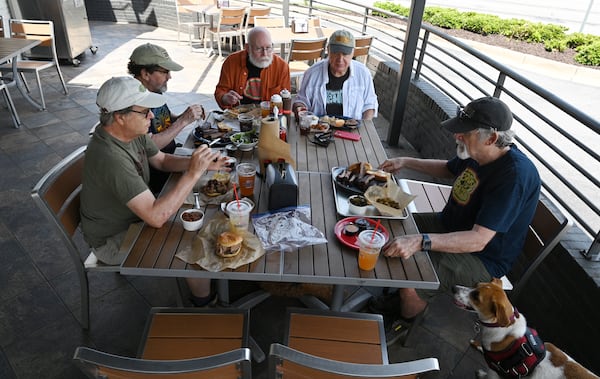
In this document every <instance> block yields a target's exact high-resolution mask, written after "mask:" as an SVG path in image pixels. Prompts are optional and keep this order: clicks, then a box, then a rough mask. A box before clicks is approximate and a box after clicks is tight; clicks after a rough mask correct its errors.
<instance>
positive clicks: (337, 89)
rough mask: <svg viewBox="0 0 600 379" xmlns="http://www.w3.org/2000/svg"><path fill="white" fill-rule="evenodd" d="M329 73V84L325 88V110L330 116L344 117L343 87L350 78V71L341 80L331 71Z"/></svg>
mask: <svg viewBox="0 0 600 379" xmlns="http://www.w3.org/2000/svg"><path fill="white" fill-rule="evenodd" d="M328 73H329V82H328V83H327V85H326V86H325V90H326V93H327V98H326V100H325V110H326V111H327V114H328V115H332V116H343V115H344V95H343V91H342V86H343V85H344V82H345V81H346V79H348V77H349V76H350V70H348V71H347V72H346V74H345V75H343V76H340V77H339V78H338V77H336V76H334V75H333V74H332V73H331V71H328Z"/></svg>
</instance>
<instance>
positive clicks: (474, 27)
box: [374, 1, 600, 66]
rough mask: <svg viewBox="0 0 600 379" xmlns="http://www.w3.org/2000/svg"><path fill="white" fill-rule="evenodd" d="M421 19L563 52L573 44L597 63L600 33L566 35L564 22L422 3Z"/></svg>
mask: <svg viewBox="0 0 600 379" xmlns="http://www.w3.org/2000/svg"><path fill="white" fill-rule="evenodd" d="M374 6H375V7H378V8H381V9H385V10H387V11H389V12H392V13H396V14H399V15H401V16H404V17H406V16H408V15H409V12H410V9H409V8H406V7H403V6H401V5H399V4H396V3H392V2H388V1H377V2H375V5H374ZM374 14H375V13H374ZM423 21H427V22H429V23H430V24H432V25H434V26H438V27H440V28H444V29H464V30H468V31H470V32H474V33H478V34H483V35H488V34H500V35H503V36H506V37H508V38H512V39H517V40H520V41H525V42H531V43H543V44H544V48H545V49H546V50H547V51H554V50H556V51H561V52H562V51H565V50H566V49H567V48H575V49H576V50H577V54H576V55H575V60H576V61H577V62H579V63H582V64H586V65H595V66H600V37H598V36H594V35H591V34H583V33H573V34H570V35H566V34H565V32H566V31H567V29H568V28H567V27H565V26H561V25H554V24H542V23H532V22H529V21H526V20H520V19H514V18H511V19H502V18H500V17H498V16H494V15H486V14H479V13H475V12H460V11H458V10H456V9H452V8H442V7H425V10H424V13H423Z"/></svg>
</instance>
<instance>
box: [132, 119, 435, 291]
mask: <svg viewBox="0 0 600 379" xmlns="http://www.w3.org/2000/svg"><path fill="white" fill-rule="evenodd" d="M363 123H364V125H362V126H361V127H360V128H359V133H360V135H361V139H360V141H357V142H354V141H351V140H344V139H339V138H336V139H335V140H334V141H332V142H331V144H330V145H329V146H328V147H322V146H318V145H315V144H313V143H310V142H308V138H307V137H305V136H300V135H299V133H298V131H297V130H296V128H295V127H294V126H293V125H292V126H291V127H290V129H289V130H288V142H290V145H291V150H292V157H294V159H296V162H297V167H296V174H297V179H298V193H299V195H298V204H300V205H302V204H309V205H310V209H311V219H312V220H311V221H312V225H313V226H315V227H316V228H318V229H319V230H321V231H322V232H323V233H324V234H325V236H326V238H327V240H328V243H326V244H319V245H312V246H308V247H303V248H299V249H294V250H292V251H285V252H280V251H274V252H273V251H271V252H267V254H266V255H264V256H263V257H261V258H259V259H258V260H257V261H255V262H253V263H251V264H248V265H244V266H241V267H239V268H237V269H235V270H225V271H221V272H216V273H215V272H208V271H206V270H204V269H202V268H200V267H199V266H197V265H190V264H187V263H185V262H183V261H182V260H180V259H178V258H177V257H175V254H176V253H177V251H179V250H181V249H182V248H186V247H188V246H189V245H190V244H191V242H192V239H193V237H194V235H195V233H194V232H187V231H185V230H183V227H182V225H181V222H180V221H179V218H178V215H179V213H178V214H177V215H175V216H173V217H172V218H171V221H169V222H167V223H166V224H165V225H164V226H163V227H162V228H159V229H156V228H152V227H149V226H146V225H140V224H137V225H133V226H132V227H131V228H130V229H129V232H128V236H127V238H126V239H125V242H124V243H123V245H122V249H125V250H126V251H128V252H129V255H128V257H127V259H126V260H125V262H124V263H123V265H122V268H121V272H122V273H123V274H133V275H150V276H177V277H210V278H223V279H237V280H262V281H286V282H302V283H326V284H340V285H365V286H380V287H411V288H429V289H433V288H437V287H438V285H439V282H438V279H437V276H436V274H435V272H434V269H433V267H432V265H431V262H430V260H429V256H428V255H427V253H425V252H419V253H417V254H415V255H414V256H413V257H411V258H410V259H408V260H402V259H397V258H394V259H388V258H380V259H379V260H378V262H377V266H376V268H375V270H373V271H362V270H360V269H359V268H358V260H357V250H354V249H352V248H349V247H347V246H345V245H343V244H342V243H341V242H339V241H338V239H337V237H336V235H335V232H334V227H335V224H336V223H337V222H338V221H339V220H340V219H341V218H342V217H340V216H339V215H338V214H337V212H336V206H335V199H334V192H333V186H332V185H333V184H332V177H331V167H333V166H341V167H345V166H348V165H350V164H352V163H355V162H358V161H364V162H370V163H371V164H372V165H378V164H380V163H381V162H383V161H384V160H385V159H386V155H385V151H384V149H383V146H382V145H381V142H380V140H379V137H378V135H377V132H376V130H375V127H374V125H373V123H372V122H371V121H364V122H363ZM255 152H256V151H255ZM243 154H244V155H238V157H237V158H238V162H241V161H254V162H256V163H257V164H258V162H257V158H256V153H243ZM178 177H179V175H177V174H174V175H172V176H171V179H170V180H169V182H168V183H167V186H170V185H173V183H175V181H176V180H177V178H178ZM266 187H267V186H266V184H265V183H264V182H263V181H262V180H261V179H260V178H257V179H256V183H255V192H254V201H255V203H256V207H255V210H254V212H264V211H266V210H267V208H268V204H267V203H268V189H267V188H266ZM166 189H167V190H168V187H167V188H166ZM186 207H189V206H186ZM184 208H185V207H184ZM184 208H182V209H184ZM204 210H205V213H206V216H205V217H206V219H210V218H211V217H213V216H215V215H216V213H217V212H220V209H218V208H217V206H214V205H211V206H207V207H205V208H204ZM180 212H181V210H180ZM382 225H383V226H384V227H385V228H386V229H387V230H388V231H389V233H390V236H391V237H392V238H393V237H394V236H399V235H404V234H410V233H417V228H416V225H415V223H414V220H413V218H412V217H411V216H410V217H408V218H407V219H406V220H389V219H382Z"/></svg>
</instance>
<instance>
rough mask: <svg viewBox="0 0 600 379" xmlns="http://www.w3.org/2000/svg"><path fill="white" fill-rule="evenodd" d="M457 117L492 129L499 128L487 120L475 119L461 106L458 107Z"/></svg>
mask: <svg viewBox="0 0 600 379" xmlns="http://www.w3.org/2000/svg"><path fill="white" fill-rule="evenodd" d="M456 117H457V118H458V119H460V120H469V121H472V122H475V123H477V124H481V125H484V126H486V128H487V129H491V130H493V131H496V130H497V128H496V127H495V126H494V125H492V124H489V123H487V122H485V121H481V120H475V119H473V117H471V115H470V114H468V113H467V112H465V110H464V109H463V108H461V107H456Z"/></svg>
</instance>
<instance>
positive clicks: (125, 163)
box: [81, 76, 227, 305]
mask: <svg viewBox="0 0 600 379" xmlns="http://www.w3.org/2000/svg"><path fill="white" fill-rule="evenodd" d="M96 103H97V104H98V106H99V107H100V126H99V127H98V128H96V130H95V132H94V134H93V135H92V137H91V139H90V142H89V144H88V147H87V150H86V154H85V164H84V169H83V182H82V189H81V227H82V230H83V235H84V238H85V240H86V242H87V243H89V244H90V246H91V248H92V250H93V252H94V254H96V256H97V257H98V259H99V260H100V261H102V262H104V263H106V264H111V265H116V264H120V263H121V262H122V261H123V259H125V256H124V255H123V254H122V253H120V252H119V247H120V245H121V242H122V240H123V237H124V236H125V233H126V232H127V229H128V228H129V225H130V224H131V223H134V222H139V221H143V222H145V223H146V224H148V225H151V226H154V227H156V228H160V227H161V226H162V225H163V224H164V223H165V222H166V221H167V220H168V219H169V218H170V217H171V216H172V215H173V214H175V213H176V212H177V210H178V209H179V208H180V207H181V205H182V204H183V202H184V201H185V199H186V197H187V195H188V194H189V193H190V192H191V191H192V189H193V186H194V185H195V184H196V183H197V182H198V179H200V177H201V176H202V175H203V174H204V173H205V172H206V171H207V170H223V169H225V161H226V160H227V157H221V156H220V154H219V152H213V151H211V149H209V148H208V147H207V146H206V145H203V146H201V147H199V148H197V149H196V150H195V151H194V153H193V154H192V156H191V157H183V156H175V155H172V154H167V153H164V152H162V151H160V150H159V149H158V148H157V147H156V144H155V143H154V142H153V141H152V139H151V138H150V136H149V135H148V134H147V132H148V127H149V125H150V122H151V120H152V118H153V117H154V115H153V113H152V111H151V110H150V109H151V108H156V107H159V106H161V105H163V104H164V103H165V100H164V97H163V96H162V95H160V94H156V93H153V92H150V91H148V90H147V89H146V88H145V87H144V86H143V85H142V83H140V82H139V81H138V80H136V79H134V78H132V77H130V76H123V77H114V78H111V79H109V80H108V81H106V82H105V83H104V84H103V85H102V86H101V87H100V89H99V90H98V95H97V98H96ZM150 166H152V167H154V168H156V169H160V170H162V171H166V172H184V173H183V175H182V176H181V179H180V180H179V181H178V182H177V183H176V185H175V187H174V188H173V189H172V190H171V191H169V192H167V193H165V194H162V195H161V196H160V197H159V198H156V197H155V196H154V194H153V193H152V192H151V191H150V189H149V188H148V181H149V179H150ZM225 170H227V169H225ZM188 285H189V286H190V290H191V292H192V302H193V303H194V304H196V305H205V304H206V303H209V302H211V301H212V300H213V299H214V296H211V293H210V280H208V279H195V280H188Z"/></svg>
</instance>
